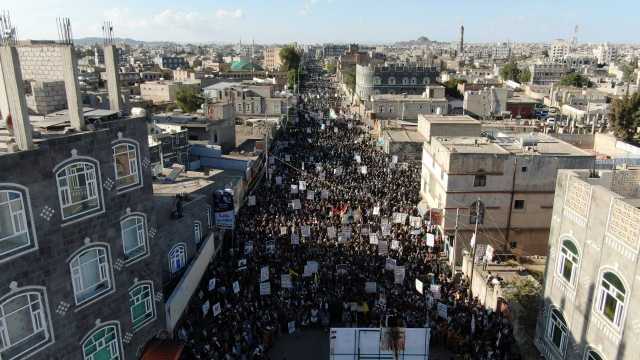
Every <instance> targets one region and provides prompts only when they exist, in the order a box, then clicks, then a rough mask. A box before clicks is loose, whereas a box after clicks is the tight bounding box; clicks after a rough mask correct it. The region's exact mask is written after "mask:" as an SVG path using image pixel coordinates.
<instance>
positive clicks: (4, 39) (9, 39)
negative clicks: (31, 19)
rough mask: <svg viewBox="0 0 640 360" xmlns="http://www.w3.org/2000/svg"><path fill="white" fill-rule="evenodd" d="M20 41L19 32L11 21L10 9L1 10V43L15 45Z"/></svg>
mask: <svg viewBox="0 0 640 360" xmlns="http://www.w3.org/2000/svg"><path fill="white" fill-rule="evenodd" d="M17 42H18V32H17V31H16V27H15V26H13V23H12V22H11V15H9V12H8V11H2V12H0V45H5V46H15V45H16V43H17Z"/></svg>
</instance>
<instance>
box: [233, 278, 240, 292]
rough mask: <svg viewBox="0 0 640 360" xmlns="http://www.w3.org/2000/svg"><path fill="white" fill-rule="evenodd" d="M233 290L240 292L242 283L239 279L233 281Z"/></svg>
mask: <svg viewBox="0 0 640 360" xmlns="http://www.w3.org/2000/svg"><path fill="white" fill-rule="evenodd" d="M233 292H234V293H236V294H237V293H239V292H240V283H239V282H237V281H234V282H233Z"/></svg>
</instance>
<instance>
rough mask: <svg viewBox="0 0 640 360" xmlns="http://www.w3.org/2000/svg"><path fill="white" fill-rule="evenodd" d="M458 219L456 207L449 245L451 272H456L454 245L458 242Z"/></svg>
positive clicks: (458, 212)
mask: <svg viewBox="0 0 640 360" xmlns="http://www.w3.org/2000/svg"><path fill="white" fill-rule="evenodd" d="M459 220H460V208H456V227H455V230H454V231H453V244H452V245H453V246H452V247H451V264H450V265H451V269H452V271H451V273H452V274H455V272H456V245H457V244H458V221H459Z"/></svg>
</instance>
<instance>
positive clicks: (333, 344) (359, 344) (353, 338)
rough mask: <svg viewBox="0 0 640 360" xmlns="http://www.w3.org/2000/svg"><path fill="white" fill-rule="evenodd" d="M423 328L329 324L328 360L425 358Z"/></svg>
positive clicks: (426, 337) (425, 333)
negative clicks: (330, 325) (345, 326)
mask: <svg viewBox="0 0 640 360" xmlns="http://www.w3.org/2000/svg"><path fill="white" fill-rule="evenodd" d="M429 341H430V332H429V329H427V328H332V329H331V332H330V351H329V359H330V360H360V359H395V360H400V359H407V360H408V359H412V360H427V359H429Z"/></svg>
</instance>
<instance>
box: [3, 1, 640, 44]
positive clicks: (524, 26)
mask: <svg viewBox="0 0 640 360" xmlns="http://www.w3.org/2000/svg"><path fill="white" fill-rule="evenodd" d="M0 10H7V11H8V12H9V13H10V14H11V18H12V20H13V23H14V24H15V25H16V26H17V28H18V36H19V38H20V39H56V38H57V36H58V35H57V30H56V20H55V19H56V17H61V16H66V17H69V18H70V20H71V24H72V27H73V34H74V37H76V38H81V37H94V36H96V37H100V36H102V31H101V30H100V29H101V25H102V23H103V22H104V21H105V20H110V21H111V22H113V24H114V33H115V36H116V37H126V38H132V39H136V40H145V41H175V42H197V43H201V42H218V43H231V42H233V43H236V42H238V41H243V42H251V41H252V40H254V41H255V42H256V43H260V44H272V43H290V42H298V43H303V44H312V43H329V42H337V43H349V42H358V43H392V42H395V41H404V40H412V39H417V38H418V37H420V36H426V37H428V38H430V39H432V40H438V41H457V40H458V38H459V28H460V25H462V24H464V27H465V42H504V41H516V42H551V41H553V40H554V39H560V38H565V39H569V38H571V36H572V35H573V30H574V27H575V26H576V25H578V26H579V32H578V41H579V42H590V43H600V42H607V41H608V42H612V43H640V0H611V1H601V0H598V1H596V0H457V1H442V0H439V1H434V0H395V1H389V0H233V1H232V0H178V1H176V0H172V1H169V0H128V1H126V0H106V1H105V0H100V1H98V0H5V1H3V4H2V5H0Z"/></svg>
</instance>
